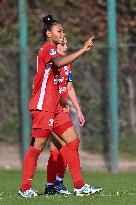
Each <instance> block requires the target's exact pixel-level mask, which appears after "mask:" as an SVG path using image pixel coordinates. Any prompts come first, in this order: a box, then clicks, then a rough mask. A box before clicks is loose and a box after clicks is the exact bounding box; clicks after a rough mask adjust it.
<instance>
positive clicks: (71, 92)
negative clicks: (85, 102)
mask: <svg viewBox="0 0 136 205" xmlns="http://www.w3.org/2000/svg"><path fill="white" fill-rule="evenodd" d="M68 96H69V98H70V100H71V102H72V103H73V106H74V108H75V109H76V110H77V111H78V110H81V109H80V106H79V103H78V100H77V95H76V92H75V89H74V88H73V87H72V88H71V89H70V90H69V91H68Z"/></svg>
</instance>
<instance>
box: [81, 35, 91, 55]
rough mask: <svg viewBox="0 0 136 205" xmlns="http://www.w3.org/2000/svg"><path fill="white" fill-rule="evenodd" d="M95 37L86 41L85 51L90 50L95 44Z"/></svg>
mask: <svg viewBox="0 0 136 205" xmlns="http://www.w3.org/2000/svg"><path fill="white" fill-rule="evenodd" d="M93 39H94V36H93V37H91V38H89V40H88V41H86V42H85V44H84V46H83V48H82V49H83V50H84V52H86V51H89V50H90V48H91V47H92V46H93Z"/></svg>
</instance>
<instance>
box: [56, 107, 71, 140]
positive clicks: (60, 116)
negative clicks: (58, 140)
mask: <svg viewBox="0 0 136 205" xmlns="http://www.w3.org/2000/svg"><path fill="white" fill-rule="evenodd" d="M70 127H73V123H72V121H71V119H70V117H69V114H68V113H66V112H63V111H62V110H60V111H59V112H58V113H56V114H55V118H54V126H53V132H55V134H56V135H58V137H60V136H61V135H62V134H63V133H64V132H65V131H66V130H67V129H68V128H70Z"/></svg>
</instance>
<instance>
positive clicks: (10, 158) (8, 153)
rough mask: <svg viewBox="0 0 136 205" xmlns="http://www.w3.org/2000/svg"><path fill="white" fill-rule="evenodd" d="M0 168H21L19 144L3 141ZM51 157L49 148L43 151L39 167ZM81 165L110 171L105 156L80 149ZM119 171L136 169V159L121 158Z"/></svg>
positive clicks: (85, 168)
mask: <svg viewBox="0 0 136 205" xmlns="http://www.w3.org/2000/svg"><path fill="white" fill-rule="evenodd" d="M0 156H1V157H0V168H3V169H21V157H20V149H19V146H18V145H11V144H7V143H1V145H0ZM48 158H49V149H47V150H45V151H43V153H42V154H41V155H40V157H39V160H38V167H37V168H38V169H40V170H45V169H46V167H47V163H48ZM80 160H81V167H82V169H83V170H88V171H108V170H107V163H106V162H105V160H104V158H103V156H101V155H98V154H90V153H88V152H85V151H80ZM118 167H119V171H123V172H127V171H131V172H133V171H136V161H130V160H119V162H118Z"/></svg>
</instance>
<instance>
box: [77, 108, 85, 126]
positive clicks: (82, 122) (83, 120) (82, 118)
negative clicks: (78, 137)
mask: <svg viewBox="0 0 136 205" xmlns="http://www.w3.org/2000/svg"><path fill="white" fill-rule="evenodd" d="M77 115H78V117H79V122H80V126H83V125H84V123H85V118H84V115H83V113H82V111H81V110H78V111H77Z"/></svg>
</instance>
